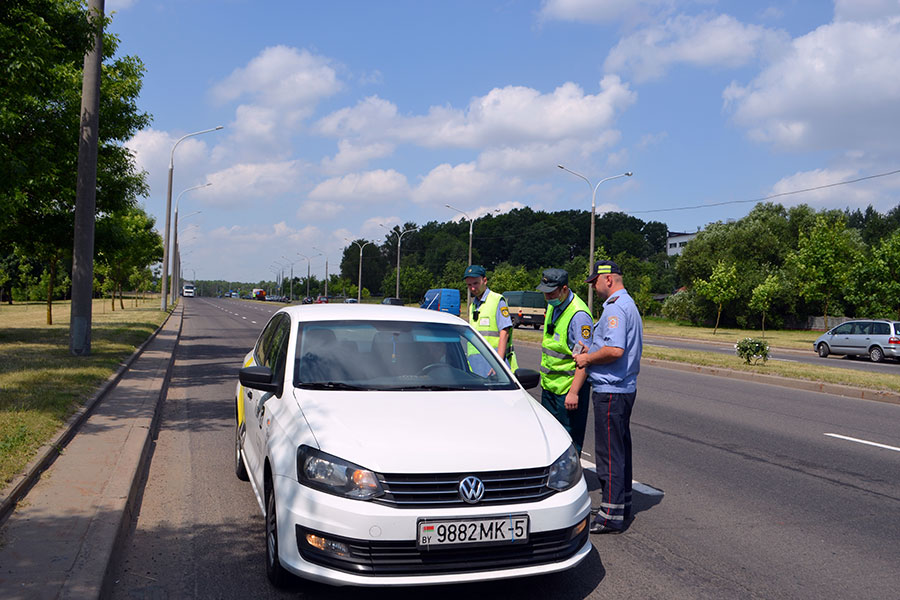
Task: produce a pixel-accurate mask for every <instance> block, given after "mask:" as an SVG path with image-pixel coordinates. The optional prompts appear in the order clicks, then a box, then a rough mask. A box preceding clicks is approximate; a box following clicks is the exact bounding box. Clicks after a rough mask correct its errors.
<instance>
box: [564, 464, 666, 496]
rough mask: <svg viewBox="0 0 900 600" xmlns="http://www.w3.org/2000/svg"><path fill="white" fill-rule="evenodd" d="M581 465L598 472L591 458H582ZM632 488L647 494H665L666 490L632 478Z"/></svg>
mask: <svg viewBox="0 0 900 600" xmlns="http://www.w3.org/2000/svg"><path fill="white" fill-rule="evenodd" d="M581 466H582V467H584V468H585V469H587V470H588V471H593V472H594V473H596V472H597V465H595V464H594V463H592V462H591V461H589V460H584V459H583V458H582V459H581ZM631 489H632V490H635V491H637V492H638V493H641V494H644V495H645V496H664V495H665V492H663V491H662V490H658V489H656V488H654V487H650V486H649V485H646V484H644V483H641V482H640V481H636V480H634V479H632V480H631Z"/></svg>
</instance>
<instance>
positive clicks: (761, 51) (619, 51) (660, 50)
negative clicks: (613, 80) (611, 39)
mask: <svg viewBox="0 0 900 600" xmlns="http://www.w3.org/2000/svg"><path fill="white" fill-rule="evenodd" d="M787 43H788V38H787V35H786V34H785V33H783V32H778V31H774V30H771V29H767V28H764V27H760V26H758V25H747V24H744V23H741V22H739V21H738V20H737V19H735V18H734V17H731V16H729V15H712V14H703V15H697V16H690V15H678V16H675V17H673V18H671V19H668V20H667V21H666V22H665V23H662V24H659V25H652V26H649V27H646V28H644V29H641V30H640V31H638V32H636V33H634V34H632V35H629V36H627V37H624V38H622V39H621V40H620V41H619V43H618V44H616V46H615V47H614V48H613V49H612V50H610V52H609V55H608V56H607V57H606V61H605V62H604V65H603V68H604V69H605V70H606V71H607V72H630V73H633V75H634V78H635V80H637V81H647V80H651V79H656V78H659V77H662V76H663V75H664V74H665V72H666V70H667V69H668V68H669V67H671V66H672V65H676V64H681V63H683V64H689V65H693V66H697V67H739V66H742V65H746V64H748V63H750V62H752V61H753V60H756V59H758V58H760V57H766V56H770V55H773V54H776V53H777V52H779V51H780V49H782V48H783V47H784V46H785V45H786V44H787Z"/></svg>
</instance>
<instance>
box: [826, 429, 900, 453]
mask: <svg viewBox="0 0 900 600" xmlns="http://www.w3.org/2000/svg"><path fill="white" fill-rule="evenodd" d="M825 435H827V436H828V437H833V438H837V439H839V440H847V441H848V442H856V443H857V444H866V445H867V446H876V447H878V448H884V449H886V450H893V451H894V452H900V448H897V447H896V446H888V445H887V444H879V443H878V442H870V441H868V440H860V439H858V438H852V437H847V436H846V435H840V434H837V433H826V434H825Z"/></svg>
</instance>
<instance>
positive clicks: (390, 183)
mask: <svg viewBox="0 0 900 600" xmlns="http://www.w3.org/2000/svg"><path fill="white" fill-rule="evenodd" d="M408 196H409V184H408V183H407V181H406V177H405V176H404V175H402V174H400V173H398V172H397V171H394V170H393V169H389V170H387V171H384V170H376V171H367V172H364V173H351V174H349V175H345V176H343V177H334V178H331V179H327V180H325V181H323V182H322V183H320V184H319V185H317V186H316V187H315V188H314V189H313V190H312V191H311V192H310V193H309V198H310V199H312V200H338V201H347V202H352V203H355V204H360V203H364V202H370V201H373V200H379V201H383V200H399V199H402V198H406V197H408Z"/></svg>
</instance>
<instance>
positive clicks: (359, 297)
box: [344, 238, 372, 302]
mask: <svg viewBox="0 0 900 600" xmlns="http://www.w3.org/2000/svg"><path fill="white" fill-rule="evenodd" d="M344 239H345V240H347V241H348V242H350V243H351V244H356V246H358V247H359V279H358V280H357V284H356V301H357V302H362V252H363V248H365V247H366V246H368V245H369V244H371V243H372V242H366V243H365V244H363V245H362V246H360V245H359V242H354V241H353V240H351V239H349V238H344Z"/></svg>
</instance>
